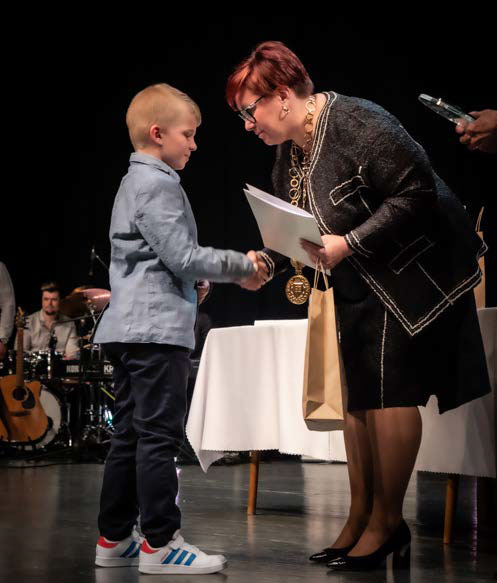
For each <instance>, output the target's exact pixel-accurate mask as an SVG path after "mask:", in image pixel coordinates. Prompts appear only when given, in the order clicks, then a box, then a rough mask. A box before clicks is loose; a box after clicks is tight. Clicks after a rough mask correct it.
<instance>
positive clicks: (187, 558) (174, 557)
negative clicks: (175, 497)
mask: <svg viewBox="0 0 497 583" xmlns="http://www.w3.org/2000/svg"><path fill="white" fill-rule="evenodd" d="M226 564H227V561H226V558H225V557H224V556H223V555H206V554H205V553H204V552H202V551H201V550H200V549H198V548H197V547H194V546H193V545H189V544H188V543H185V539H184V538H183V537H182V536H181V535H180V534H179V530H177V531H176V532H175V533H174V536H173V538H172V540H170V541H169V542H168V543H167V545H166V546H165V547H159V548H158V549H154V548H153V547H151V546H150V545H149V544H148V542H147V541H146V540H145V541H143V544H142V545H141V548H140V562H139V564H138V570H139V571H140V573H149V574H153V573H165V574H170V575H187V574H191V575H205V574H207V573H217V572H218V571H221V570H222V569H224V568H225V567H226Z"/></svg>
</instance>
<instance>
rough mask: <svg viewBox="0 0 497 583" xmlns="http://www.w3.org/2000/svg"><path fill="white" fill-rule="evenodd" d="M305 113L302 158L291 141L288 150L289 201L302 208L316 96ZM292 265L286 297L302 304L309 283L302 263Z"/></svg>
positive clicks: (309, 100)
mask: <svg viewBox="0 0 497 583" xmlns="http://www.w3.org/2000/svg"><path fill="white" fill-rule="evenodd" d="M305 106H306V109H307V113H306V116H305V119H304V132H305V135H304V144H303V146H302V152H303V158H302V162H300V161H299V152H298V147H297V145H296V144H295V142H292V147H291V150H290V162H291V166H290V170H289V174H290V191H289V196H290V202H291V204H293V205H294V206H299V202H300V201H301V200H302V208H304V207H305V203H306V200H307V190H308V187H309V168H310V165H311V151H312V130H313V120H314V114H315V113H316V97H315V95H311V96H310V97H309V99H308V100H307V101H306V103H305ZM290 262H291V264H292V267H293V268H294V269H295V275H294V276H292V277H291V278H290V279H289V280H288V281H287V284H286V287H285V293H286V297H287V298H288V300H289V301H290V302H292V304H297V305H299V304H304V303H305V302H306V301H307V300H308V299H309V296H310V294H311V285H310V283H309V280H308V279H307V277H305V275H302V268H303V267H304V265H303V264H302V263H299V262H298V261H296V260H295V259H291V261H290Z"/></svg>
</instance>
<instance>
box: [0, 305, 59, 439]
mask: <svg viewBox="0 0 497 583" xmlns="http://www.w3.org/2000/svg"><path fill="white" fill-rule="evenodd" d="M25 319H26V318H25V313H24V312H23V311H22V309H21V308H19V309H18V313H17V318H16V326H17V367H16V374H15V375H9V376H6V377H3V378H0V418H1V421H0V441H4V442H15V444H16V445H24V444H25V445H33V444H36V443H37V442H39V441H40V440H41V439H43V437H44V436H45V434H46V432H47V430H48V427H49V421H48V417H47V416H46V414H45V411H44V410H43V407H42V405H41V403H40V393H41V383H40V382H39V381H29V382H27V383H26V382H25V381H24V338H23V334H24V325H25Z"/></svg>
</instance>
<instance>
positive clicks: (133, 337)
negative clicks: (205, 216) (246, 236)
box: [94, 152, 254, 349]
mask: <svg viewBox="0 0 497 583" xmlns="http://www.w3.org/2000/svg"><path fill="white" fill-rule="evenodd" d="M110 241H111V263H110V285H111V292H112V297H111V301H110V305H109V307H108V308H107V310H106V311H105V312H104V314H103V316H102V318H101V321H100V323H99V325H98V328H97V331H96V334H95V338H94V342H96V343H105V342H139V343H146V342H155V343H158V344H174V345H178V346H185V347H187V348H190V349H193V347H194V344H195V339H194V334H193V327H194V324H195V318H196V311H197V292H196V290H195V282H196V281H197V280H200V279H207V280H209V281H218V282H232V281H237V280H240V279H242V278H244V277H247V276H249V275H251V274H252V273H253V269H254V268H253V266H252V262H251V261H250V260H249V259H248V258H247V256H246V255H244V254H243V253H239V252H237V251H229V250H220V249H214V248H212V247H200V246H199V245H198V241H197V227H196V223H195V218H194V216H193V212H192V209H191V206H190V203H189V201H188V198H187V197H186V194H185V192H184V190H183V188H182V187H181V184H180V179H179V176H178V174H177V173H176V172H175V171H174V170H173V169H172V168H170V167H169V166H168V165H167V164H165V163H164V162H162V161H161V160H159V159H157V158H154V157H153V156H149V155H147V154H142V153H138V152H134V153H133V154H131V157H130V166H129V170H128V173H127V174H126V176H124V178H123V179H122V181H121V185H120V187H119V191H118V193H117V195H116V199H115V201H114V207H113V209H112V219H111V226H110Z"/></svg>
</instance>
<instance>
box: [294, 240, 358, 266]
mask: <svg viewBox="0 0 497 583" xmlns="http://www.w3.org/2000/svg"><path fill="white" fill-rule="evenodd" d="M321 240H322V241H323V247H320V246H319V245H315V244H314V243H311V242H310V241H306V240H305V239H300V245H301V247H302V249H304V251H305V252H306V253H307V255H309V258H310V260H311V262H312V263H313V264H314V265H316V263H317V262H318V261H319V260H320V261H321V264H322V265H323V267H324V268H325V269H332V268H333V267H335V266H336V265H338V264H339V263H340V261H342V260H343V259H345V257H348V256H349V255H352V250H351V249H350V247H349V246H348V245H347V241H346V240H345V237H341V236H339V235H322V236H321Z"/></svg>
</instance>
